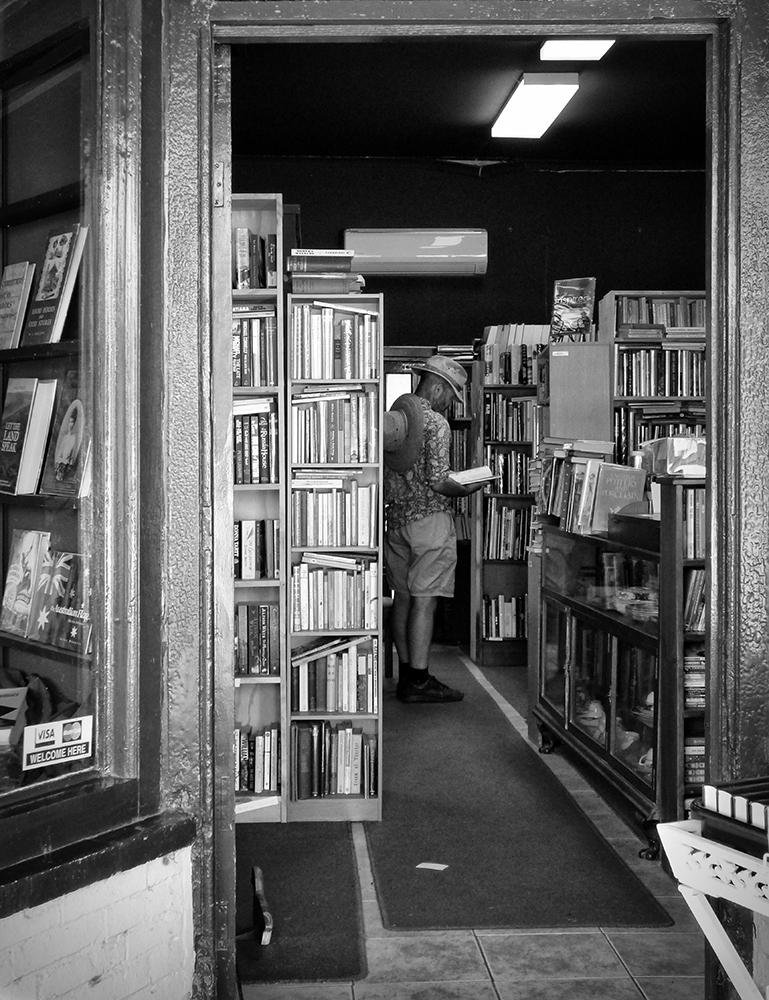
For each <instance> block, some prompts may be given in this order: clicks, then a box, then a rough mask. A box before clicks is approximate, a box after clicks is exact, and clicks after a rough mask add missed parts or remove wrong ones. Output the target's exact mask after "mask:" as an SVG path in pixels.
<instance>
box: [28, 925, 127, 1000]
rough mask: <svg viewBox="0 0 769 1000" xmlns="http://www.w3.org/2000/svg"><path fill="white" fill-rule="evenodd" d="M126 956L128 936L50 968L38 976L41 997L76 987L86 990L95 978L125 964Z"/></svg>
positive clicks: (115, 939) (63, 960) (80, 953)
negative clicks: (126, 939) (90, 981)
mask: <svg viewBox="0 0 769 1000" xmlns="http://www.w3.org/2000/svg"><path fill="white" fill-rule="evenodd" d="M126 955H127V948H126V941H125V937H122V936H121V937H119V938H113V939H112V940H110V941H105V942H104V943H103V944H100V945H99V946H98V947H97V948H92V949H88V950H86V951H84V952H78V954H76V955H72V956H69V957H67V958H65V959H62V960H61V961H59V962H56V963H55V964H53V965H49V966H47V967H46V968H44V969H43V970H42V971H41V972H40V973H39V982H40V992H41V996H45V997H55V996H58V995H59V994H61V993H64V992H66V991H67V990H73V989H75V988H76V987H81V988H85V986H86V984H87V983H88V981H89V980H90V979H92V978H93V977H94V976H96V975H103V974H104V972H105V970H109V969H114V968H116V967H118V966H119V965H122V964H123V963H124V962H125V961H126Z"/></svg>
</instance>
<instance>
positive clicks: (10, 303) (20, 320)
mask: <svg viewBox="0 0 769 1000" xmlns="http://www.w3.org/2000/svg"><path fill="white" fill-rule="evenodd" d="M34 274H35V265H34V264H31V263H30V262H29V261H27V260H25V261H22V262H21V263H19V264H7V265H6V266H5V267H4V268H3V276H2V278H1V279H0V351H7V350H12V349H13V348H15V347H18V346H19V340H20V339H21V331H22V327H23V326H24V317H25V316H26V314H27V303H28V302H29V293H30V290H31V289H32V278H33V277H34Z"/></svg>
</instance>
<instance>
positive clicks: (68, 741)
mask: <svg viewBox="0 0 769 1000" xmlns="http://www.w3.org/2000/svg"><path fill="white" fill-rule="evenodd" d="M92 754H93V716H92V715H83V716H81V717H80V718H78V719H57V720H56V721H55V722H41V723H40V724H39V725H37V726H25V727H24V760H23V763H22V769H23V770H24V771H30V770H32V769H33V768H35V767H48V766H50V765H51V764H65V763H69V762H71V761H73V760H85V759H87V758H88V757H90V756H91V755H92Z"/></svg>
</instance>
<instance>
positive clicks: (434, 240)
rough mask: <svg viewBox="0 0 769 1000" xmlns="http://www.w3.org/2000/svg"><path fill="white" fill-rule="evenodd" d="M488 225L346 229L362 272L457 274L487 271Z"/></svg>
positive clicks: (348, 245)
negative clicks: (451, 227)
mask: <svg viewBox="0 0 769 1000" xmlns="http://www.w3.org/2000/svg"><path fill="white" fill-rule="evenodd" d="M488 242H489V241H488V233H487V232H486V230H485V229H345V231H344V246H345V250H353V251H354V252H355V258H354V262H353V270H355V271H359V272H360V273H361V274H393V275H409V274H416V275H419V274H421V275H441V274H444V275H455V276H461V275H465V276H472V275H478V274H485V273H486V264H487V262H488Z"/></svg>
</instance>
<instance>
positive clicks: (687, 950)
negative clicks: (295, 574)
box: [242, 650, 704, 1000]
mask: <svg viewBox="0 0 769 1000" xmlns="http://www.w3.org/2000/svg"><path fill="white" fill-rule="evenodd" d="M453 652H456V651H455V650H454V651H453ZM463 661H464V663H465V665H466V666H467V669H468V670H469V671H470V672H471V673H472V674H473V676H474V677H475V678H476V679H477V680H478V681H479V683H481V684H482V685H483V686H484V687H485V688H486V690H487V691H488V692H489V694H490V695H491V696H492V697H493V698H494V700H495V701H496V702H497V704H498V705H499V707H500V709H501V710H502V711H503V712H504V713H505V715H506V717H507V718H508V720H509V721H510V724H511V725H512V726H514V728H515V729H516V730H517V732H518V733H519V734H520V735H521V736H522V737H523V739H525V740H526V741H527V742H529V740H528V734H527V724H526V720H525V719H524V718H523V717H522V716H521V715H520V714H519V713H518V712H517V711H516V710H515V709H514V708H513V706H512V705H511V704H510V703H509V702H507V701H505V699H504V698H502V696H501V695H499V694H498V693H497V692H496V691H495V690H494V689H493V688H492V687H491V685H490V684H489V682H488V681H487V680H486V678H485V677H484V676H483V675H482V674H481V672H480V671H479V670H478V669H477V668H476V667H475V665H474V664H473V663H472V661H471V660H467V659H465V658H464V657H463ZM529 745H530V746H531V749H532V752H533V753H538V750H537V747H536V746H535V745H534V744H532V743H529ZM541 759H542V760H543V761H544V762H545V763H546V764H547V766H548V767H550V768H551V770H552V771H553V773H554V774H555V775H556V776H557V777H558V778H559V780H560V781H561V782H562V783H563V785H564V786H565V787H566V788H567V789H568V791H569V792H570V793H571V794H572V795H573V797H574V799H575V800H576V801H577V802H578V803H579V805H580V806H581V808H582V809H583V810H584V812H585V813H586V814H587V815H588V816H589V817H590V818H591V819H592V820H593V822H594V823H595V825H596V826H597V827H598V829H599V830H600V831H601V832H602V833H603V835H604V836H605V837H606V839H607V840H609V842H610V843H611V844H612V845H613V846H614V848H615V850H616V851H617V853H618V854H619V855H620V856H621V857H622V858H623V859H624V860H625V861H626V862H627V864H628V865H630V867H631V868H632V869H633V870H634V871H635V872H636V874H637V875H638V876H639V878H640V879H641V880H642V881H643V882H644V884H645V885H646V886H647V887H648V888H649V890H650V891H651V892H652V893H653V894H654V895H655V896H656V897H657V898H658V899H659V901H660V903H661V904H662V905H663V906H664V908H665V909H666V910H667V911H668V913H670V915H671V917H673V918H674V920H675V923H674V924H673V925H672V926H671V927H669V928H663V929H653V930H627V929H623V930H613V929H612V928H602V927H595V928H589V929H585V928H580V929H579V930H573V929H566V928H564V929H558V930H553V929H552V928H551V929H548V930H537V929H536V928H532V929H529V930H525V931H521V930H515V931H504V930H495V931H488V930H477V931H475V930H474V931H466V930H465V931H412V932H409V933H403V932H396V931H388V930H386V929H385V928H384V927H383V926H382V921H381V917H380V914H379V906H378V904H377V899H376V892H375V890H374V883H373V879H372V875H371V868H370V865H369V858H368V852H367V849H366V839H365V835H364V832H363V828H362V826H361V825H360V824H355V825H354V827H353V836H354V842H355V847H356V852H357V856H358V868H359V873H360V884H361V896H362V899H363V910H364V921H365V934H366V952H367V959H368V975H367V976H366V978H365V979H362V980H360V981H357V982H353V983H350V982H343V983H296V984H280V985H269V986H268V985H248V984H244V985H243V987H242V989H243V1000H642V998H646V1000H702V998H703V997H704V980H703V964H704V945H703V935H702V933H701V931H700V929H699V927H698V925H697V923H696V922H695V920H694V918H693V917H692V916H691V914H690V912H689V910H688V908H687V906H686V904H685V903H684V901H683V899H682V898H681V896H680V894H679V893H678V891H677V890H676V885H675V882H674V881H673V880H672V879H670V878H669V877H668V876H667V875H666V874H665V873H664V872H663V871H662V869H661V867H660V864H659V862H650V861H642V860H641V859H640V858H639V857H638V851H639V849H640V847H641V846H642V844H641V842H640V841H639V839H638V837H637V835H636V834H635V833H634V832H633V831H632V830H631V829H629V828H628V827H627V826H626V824H625V823H624V821H623V820H621V819H620V818H619V817H618V816H617V814H616V813H615V812H614V811H613V810H612V809H611V808H610V806H608V805H607V804H606V802H605V801H604V800H603V799H601V798H600V797H599V796H598V795H597V793H596V792H595V791H594V790H593V789H592V788H591V787H590V785H589V784H588V783H587V782H586V781H585V780H584V778H582V777H581V776H580V775H579V774H578V773H577V772H576V771H575V770H574V768H573V767H572V766H571V765H570V764H569V762H568V761H567V760H565V759H564V758H563V757H561V756H559V755H558V754H551V755H546V756H543V757H541Z"/></svg>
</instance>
